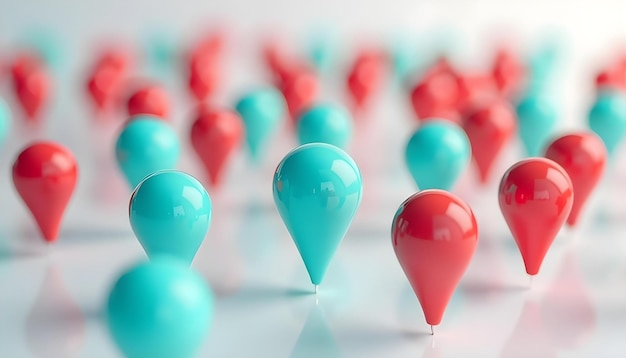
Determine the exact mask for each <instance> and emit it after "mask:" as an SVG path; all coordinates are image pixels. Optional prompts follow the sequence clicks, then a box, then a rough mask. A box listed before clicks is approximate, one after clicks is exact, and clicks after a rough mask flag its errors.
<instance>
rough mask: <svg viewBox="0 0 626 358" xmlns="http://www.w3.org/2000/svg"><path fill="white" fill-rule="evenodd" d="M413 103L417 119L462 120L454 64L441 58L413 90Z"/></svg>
mask: <svg viewBox="0 0 626 358" xmlns="http://www.w3.org/2000/svg"><path fill="white" fill-rule="evenodd" d="M411 104H412V106H413V111H414V112H415V115H416V116H417V119H419V120H424V119H428V118H443V119H449V120H452V121H454V122H458V121H459V120H460V116H459V114H458V113H459V112H458V104H459V82H458V78H457V75H456V73H455V71H454V70H453V68H452V66H451V65H450V64H449V63H448V62H447V61H446V60H445V59H442V60H439V61H438V62H437V63H435V64H434V65H433V67H432V68H430V69H429V70H428V72H427V73H426V75H425V76H424V77H423V78H422V80H421V81H420V82H418V83H417V84H416V85H415V87H413V89H412V91H411Z"/></svg>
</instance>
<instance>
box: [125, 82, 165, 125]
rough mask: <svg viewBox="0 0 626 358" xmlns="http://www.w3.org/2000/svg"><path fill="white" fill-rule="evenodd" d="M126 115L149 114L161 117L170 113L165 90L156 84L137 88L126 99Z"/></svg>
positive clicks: (163, 117)
mask: <svg viewBox="0 0 626 358" xmlns="http://www.w3.org/2000/svg"><path fill="white" fill-rule="evenodd" d="M127 108H128V115H129V116H130V117H133V116H136V115H139V114H149V115H153V116H156V117H159V118H161V119H168V117H169V115H170V101H169V98H168V95H167V93H166V92H165V90H164V89H163V88H161V87H159V86H156V85H148V86H144V87H141V88H139V89H138V90H137V91H135V92H134V93H133V94H132V95H131V96H130V98H129V99H128V105H127Z"/></svg>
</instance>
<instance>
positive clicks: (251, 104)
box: [235, 87, 287, 162]
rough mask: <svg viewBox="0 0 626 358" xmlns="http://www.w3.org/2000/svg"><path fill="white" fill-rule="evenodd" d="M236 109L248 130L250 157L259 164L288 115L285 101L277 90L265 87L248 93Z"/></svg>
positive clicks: (247, 141) (247, 142)
mask: <svg viewBox="0 0 626 358" xmlns="http://www.w3.org/2000/svg"><path fill="white" fill-rule="evenodd" d="M235 108H236V110H237V112H239V115H240V116H241V119H242V120H243V123H244V126H245V128H246V144H247V147H248V150H249V152H250V156H251V158H252V160H253V161H255V162H258V161H259V160H260V158H261V157H262V156H263V154H264V152H265V150H266V147H267V146H268V144H269V142H270V139H271V137H272V136H273V135H274V134H275V133H276V131H277V130H278V128H279V125H280V124H281V123H282V121H283V119H284V118H285V115H286V114H287V105H286V103H285V99H284V98H283V95H282V94H281V93H280V92H279V91H278V90H277V89H276V88H273V87H264V88H259V89H255V90H252V91H250V92H248V93H246V94H245V95H244V96H243V97H241V99H240V100H239V101H238V102H237V104H236V105H235Z"/></svg>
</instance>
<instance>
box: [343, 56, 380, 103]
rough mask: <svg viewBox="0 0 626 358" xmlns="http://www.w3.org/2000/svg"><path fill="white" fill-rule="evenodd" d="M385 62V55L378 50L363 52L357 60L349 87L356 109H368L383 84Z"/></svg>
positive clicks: (353, 66)
mask: <svg viewBox="0 0 626 358" xmlns="http://www.w3.org/2000/svg"><path fill="white" fill-rule="evenodd" d="M385 62H386V58H385V55H384V54H382V53H381V52H379V51H376V50H368V51H363V52H362V53H360V54H359V55H358V56H357V58H356V59H355V61H354V63H353V65H352V68H351V69H350V71H349V73H348V79H347V86H348V91H349V93H350V95H351V97H352V100H353V103H354V105H355V107H356V109H361V108H364V107H366V106H367V105H368V103H369V102H370V101H371V98H372V96H373V95H374V94H375V92H376V91H377V90H378V89H379V88H380V87H381V85H382V84H383V80H384V75H385V64H386V63H385Z"/></svg>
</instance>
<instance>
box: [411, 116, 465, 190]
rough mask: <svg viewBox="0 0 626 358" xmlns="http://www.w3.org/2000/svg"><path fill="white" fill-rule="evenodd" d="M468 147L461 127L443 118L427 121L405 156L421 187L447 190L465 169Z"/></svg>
mask: <svg viewBox="0 0 626 358" xmlns="http://www.w3.org/2000/svg"><path fill="white" fill-rule="evenodd" d="M470 158H471V147H470V142H469V139H468V138H467V135H466V134H465V132H464V131H463V129H462V128H461V127H459V126H458V125H456V124H454V123H452V122H450V121H448V120H445V119H435V120H428V121H427V122H425V123H424V124H423V125H422V126H420V127H419V128H418V129H417V131H416V132H415V133H414V134H413V136H412V137H411V139H410V140H409V142H408V144H407V146H406V151H405V159H406V163H407V166H408V168H409V172H410V173H411V175H412V176H413V179H414V180H415V182H416V183H417V186H418V188H419V189H420V190H425V189H443V190H449V189H451V188H452V187H453V186H454V183H455V182H456V181H457V179H458V178H459V175H460V174H461V173H462V172H463V171H464V170H465V169H466V168H467V166H468V165H469V162H470Z"/></svg>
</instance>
